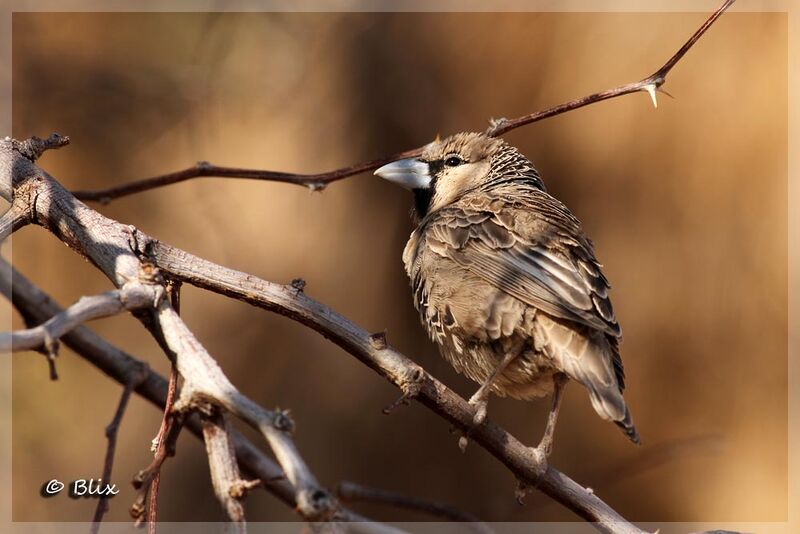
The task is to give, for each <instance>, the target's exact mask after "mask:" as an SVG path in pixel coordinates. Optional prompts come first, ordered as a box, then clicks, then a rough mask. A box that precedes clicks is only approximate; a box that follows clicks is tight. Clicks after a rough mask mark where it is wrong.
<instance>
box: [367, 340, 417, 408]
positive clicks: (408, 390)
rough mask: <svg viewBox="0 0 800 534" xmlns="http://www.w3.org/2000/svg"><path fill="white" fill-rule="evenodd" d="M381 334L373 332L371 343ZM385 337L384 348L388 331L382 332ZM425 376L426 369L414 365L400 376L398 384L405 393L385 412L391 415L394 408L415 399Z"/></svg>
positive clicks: (405, 404) (406, 404)
mask: <svg viewBox="0 0 800 534" xmlns="http://www.w3.org/2000/svg"><path fill="white" fill-rule="evenodd" d="M376 335H379V334H372V335H371V336H370V344H371V345H373V346H374V344H373V337H374V336H376ZM380 335H381V336H382V339H383V344H384V345H383V348H386V333H385V332H383V333H380ZM424 378H425V371H423V370H422V368H421V367H414V368H411V369H407V370H406V371H405V372H404V373H403V375H402V376H401V377H400V380H399V384H398V386H399V387H400V390H401V391H402V392H403V394H402V395H401V396H400V398H399V399H397V400H396V401H394V402H393V403H391V404H390V405H389V406H387V407H386V408H384V409H383V410H382V411H383V414H384V415H389V414H390V413H392V412H393V411H394V410H396V409H397V408H398V407H399V406H408V401H409V400H410V399H413V398H414V397H416V396H417V395H419V392H420V391H421V390H422V383H423V379H424Z"/></svg>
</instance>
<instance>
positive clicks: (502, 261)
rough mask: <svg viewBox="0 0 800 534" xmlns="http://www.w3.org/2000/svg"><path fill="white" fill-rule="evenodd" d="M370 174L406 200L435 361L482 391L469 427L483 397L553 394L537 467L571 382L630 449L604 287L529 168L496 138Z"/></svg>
mask: <svg viewBox="0 0 800 534" xmlns="http://www.w3.org/2000/svg"><path fill="white" fill-rule="evenodd" d="M375 174H376V175H378V176H380V177H382V178H385V179H387V180H390V181H392V182H396V183H399V184H401V185H403V186H405V187H406V188H408V189H410V190H411V191H413V193H414V214H415V221H416V223H417V227H416V229H415V230H414V231H413V233H412V234H411V238H410V239H409V241H408V244H407V245H406V248H405V251H404V253H403V262H404V263H405V268H406V272H407V273H408V276H409V278H410V279H411V287H412V289H413V295H414V305H415V306H416V308H417V310H418V311H419V313H420V316H421V318H422V323H423V324H424V326H425V328H426V329H427V331H428V334H429V335H430V337H431V339H432V340H433V341H435V342H436V343H437V344H438V345H439V347H440V349H441V353H442V355H443V356H444V358H445V359H446V360H447V361H449V362H450V364H452V365H453V367H454V368H455V369H456V370H457V371H458V372H460V373H463V374H465V375H466V376H467V377H469V378H470V379H472V380H474V381H476V382H478V383H479V384H481V386H480V388H479V389H478V391H477V392H476V393H475V395H473V396H472V398H471V399H470V404H472V405H473V406H474V407H475V409H476V412H475V418H474V423H475V424H476V425H479V424H481V423H482V422H483V421H484V419H485V417H486V410H487V402H488V398H489V394H490V392H493V393H495V394H497V395H499V396H501V397H502V396H506V395H508V396H510V397H513V398H516V399H524V400H528V399H533V398H537V397H542V396H545V395H548V394H551V393H552V395H553V406H552V409H551V412H550V416H549V417H548V422H547V427H546V429H545V433H544V436H543V438H542V440H541V442H540V443H539V446H538V447H537V448H536V449H535V451H537V452H539V453H541V454H543V455H544V457H545V458H546V457H547V456H548V455H549V454H550V451H551V449H552V440H553V431H554V428H555V422H556V419H557V417H558V409H559V406H560V401H561V393H562V389H563V387H564V384H565V382H566V381H567V378H571V379H573V380H575V381H577V382H579V383H580V384H582V385H583V386H584V387H586V389H587V390H588V391H589V398H590V399H591V402H592V406H593V407H594V409H595V411H596V412H597V414H598V415H599V416H600V417H602V418H603V419H606V420H609V421H613V422H614V423H616V424H617V425H618V426H619V427H620V428H621V429H622V431H623V432H624V433H625V435H626V436H628V438H629V439H630V440H631V441H633V442H634V443H637V444H638V443H639V434H638V433H637V431H636V427H635V426H634V425H633V420H632V418H631V414H630V411H629V410H628V407H627V406H626V404H625V401H624V400H623V398H622V391H623V388H624V387H625V383H624V372H623V367H622V360H621V358H620V355H619V339H620V337H621V332H620V327H619V325H618V324H617V319H616V317H615V316H614V311H613V309H612V307H611V301H610V300H609V298H608V290H609V284H608V280H607V279H606V277H605V276H604V275H603V273H602V271H601V270H600V267H601V266H600V264H599V263H598V262H597V260H596V259H595V256H594V252H593V250H592V243H591V241H590V240H589V239H588V238H587V237H586V235H585V234H584V232H583V229H582V228H581V224H580V222H579V221H578V219H576V218H575V216H574V215H572V213H570V211H569V210H568V209H567V208H566V206H564V204H562V203H561V202H560V201H558V200H557V199H555V198H554V197H552V196H551V195H549V194H548V193H547V190H546V189H545V186H544V183H543V182H542V180H541V178H540V177H539V173H538V172H537V171H536V169H535V168H534V166H533V164H532V163H531V162H530V161H529V160H528V159H527V158H526V157H525V156H523V155H522V154H521V153H520V152H519V151H518V150H517V149H516V148H514V147H512V146H510V145H508V144H507V143H506V142H505V141H503V140H501V139H498V138H494V137H489V136H487V135H485V134H480V133H459V134H456V135H453V136H451V137H448V138H446V139H442V140H437V141H434V142H433V143H431V144H429V145H427V147H425V149H424V151H423V153H422V155H421V156H420V157H419V158H411V159H403V160H399V161H395V162H393V163H390V164H388V165H385V166H383V167H381V168H380V169H378V170H376V171H375Z"/></svg>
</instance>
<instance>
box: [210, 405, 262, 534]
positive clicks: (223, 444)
mask: <svg viewBox="0 0 800 534" xmlns="http://www.w3.org/2000/svg"><path fill="white" fill-rule="evenodd" d="M201 419H202V421H203V438H204V439H205V442H206V454H207V455H208V466H209V468H210V470H211V483H212V486H213V487H214V494H215V495H216V496H217V500H219V502H220V504H221V505H222V508H223V509H224V510H225V513H226V514H227V515H228V519H229V520H230V521H231V522H233V523H234V525H235V529H234V532H241V533H244V532H246V531H247V529H246V528H245V519H244V507H243V506H242V503H241V502H240V499H241V498H242V497H243V496H244V492H243V489H244V488H245V486H244V485H243V483H244V481H243V480H242V476H241V474H240V473H239V465H238V464H237V463H236V452H235V450H234V448H233V443H232V442H231V438H230V428H229V427H230V423H229V422H228V420H227V418H226V417H225V414H224V413H221V412H220V411H219V410H212V413H211V414H210V415H204V416H201ZM256 483H257V484H258V483H259V481H256Z"/></svg>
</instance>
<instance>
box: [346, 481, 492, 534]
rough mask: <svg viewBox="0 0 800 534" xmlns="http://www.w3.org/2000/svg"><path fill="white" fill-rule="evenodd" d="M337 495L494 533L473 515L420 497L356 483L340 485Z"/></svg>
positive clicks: (485, 532)
mask: <svg viewBox="0 0 800 534" xmlns="http://www.w3.org/2000/svg"><path fill="white" fill-rule="evenodd" d="M336 494H337V495H338V496H339V498H340V499H342V500H343V501H345V502H372V503H379V504H385V505H388V506H393V507H396V508H405V509H407V510H414V511H417V512H424V513H426V514H430V515H433V516H436V517H441V518H444V519H447V520H448V521H456V522H459V523H469V527H471V528H472V530H474V531H476V532H480V533H482V534H488V533H491V532H492V529H490V528H489V527H488V526H487V525H486V524H485V523H483V522H481V520H480V519H478V518H477V517H475V516H474V515H472V514H468V513H466V512H462V511H461V510H457V509H456V508H453V507H452V506H449V505H446V504H441V503H437V502H433V501H427V500H425V499H420V498H418V497H411V496H408V495H401V494H399V493H395V492H393V491H387V490H384V489H378V488H370V487H367V486H363V485H361V484H356V483H355V482H347V481H343V482H340V483H339V486H338V487H337V489H336Z"/></svg>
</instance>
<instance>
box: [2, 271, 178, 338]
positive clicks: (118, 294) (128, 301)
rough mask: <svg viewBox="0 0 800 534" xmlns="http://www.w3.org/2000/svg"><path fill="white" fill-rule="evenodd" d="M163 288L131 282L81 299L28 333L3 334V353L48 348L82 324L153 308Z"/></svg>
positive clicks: (24, 331) (29, 329) (26, 331)
mask: <svg viewBox="0 0 800 534" xmlns="http://www.w3.org/2000/svg"><path fill="white" fill-rule="evenodd" d="M159 289H160V286H154V285H146V284H142V283H140V282H138V281H137V282H130V283H128V284H125V285H124V286H122V289H116V290H113V291H108V292H106V293H101V294H100V295H94V296H91V297H81V298H80V300H78V302H76V303H75V304H73V305H72V306H70V307H69V308H67V309H66V310H64V312H62V313H59V314H58V315H56V316H55V317H52V318H51V319H49V320H48V321H47V322H45V323H44V324H41V325H39V326H36V327H34V328H28V329H26V330H18V331H16V332H2V333H0V352H17V351H21V350H31V349H39V348H43V347H46V346H47V345H48V344H50V343H53V341H54V340H58V338H60V337H61V336H63V335H64V334H66V333H67V332H69V331H70V330H73V329H74V328H75V327H77V326H78V325H80V324H83V323H85V322H87V321H91V320H93V319H99V318H101V317H110V316H112V315H117V314H119V313H122V312H124V311H126V310H137V309H142V308H145V307H152V306H153V304H154V302H155V301H157V300H158V299H159V298H160V295H161V294H162V292H163V290H162V291H159Z"/></svg>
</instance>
